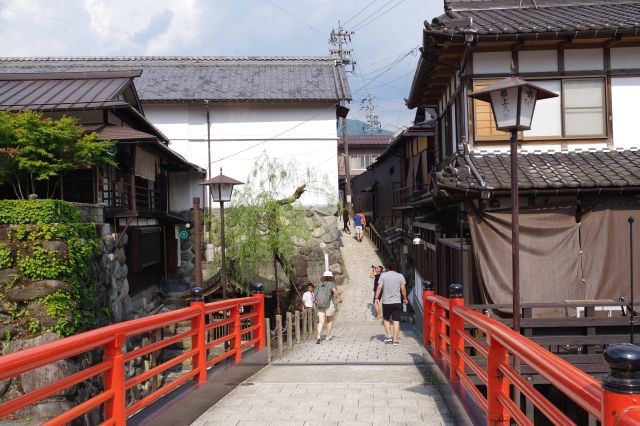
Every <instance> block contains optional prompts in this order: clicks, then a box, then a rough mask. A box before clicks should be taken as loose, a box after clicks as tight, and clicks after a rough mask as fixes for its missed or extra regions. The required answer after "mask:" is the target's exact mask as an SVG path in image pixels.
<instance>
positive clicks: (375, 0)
mask: <svg viewBox="0 0 640 426" xmlns="http://www.w3.org/2000/svg"><path fill="white" fill-rule="evenodd" d="M377 1H378V0H373V1H372V2H371V3H369V4H368V5H366V6H365V7H364V8H362V9H360V11H359V12H358V13H356V14H355V15H353V16H352V17H351V18H349V19H348V20H347V21H345V22H344V23H343V24H342V25H347V24H348V23H349V22H351V21H353V20H354V19H355V18H357V17H358V16H359V15H360V14H361V13H362V12H364V11H365V10H367V9H368V8H369V7H370V6H371V5H372V4H374V3H375V2H377Z"/></svg>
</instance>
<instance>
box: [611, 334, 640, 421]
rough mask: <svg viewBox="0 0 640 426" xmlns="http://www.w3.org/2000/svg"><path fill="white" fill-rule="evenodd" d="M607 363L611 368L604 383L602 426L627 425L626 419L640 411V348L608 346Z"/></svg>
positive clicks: (623, 344)
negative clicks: (627, 416)
mask: <svg viewBox="0 0 640 426" xmlns="http://www.w3.org/2000/svg"><path fill="white" fill-rule="evenodd" d="M604 361H605V363H606V364H607V365H608V366H609V375H607V376H605V377H604V378H603V379H602V388H603V397H602V425H603V426H613V425H618V424H627V423H625V422H624V420H623V418H624V417H625V416H626V415H627V414H630V413H631V412H633V411H635V412H637V410H638V409H640V346H636V345H632V344H630V343H621V344H618V345H611V346H608V347H607V349H605V351H604ZM633 415H634V417H633V419H635V420H636V421H637V417H636V415H635V413H633ZM628 424H632V423H631V422H630V423H628Z"/></svg>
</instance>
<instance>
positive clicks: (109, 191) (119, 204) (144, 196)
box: [102, 182, 163, 212]
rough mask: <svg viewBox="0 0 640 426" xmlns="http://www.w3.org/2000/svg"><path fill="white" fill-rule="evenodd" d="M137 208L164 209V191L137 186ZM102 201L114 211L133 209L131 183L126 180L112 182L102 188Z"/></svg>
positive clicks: (156, 210)
mask: <svg viewBox="0 0 640 426" xmlns="http://www.w3.org/2000/svg"><path fill="white" fill-rule="evenodd" d="M134 193H135V210H140V211H148V212H161V211H163V198H162V192H161V191H159V190H157V189H149V188H146V187H143V186H139V185H137V186H135V187H134ZM102 201H103V203H104V205H105V207H106V208H108V209H111V210H114V211H122V210H133V207H134V202H133V200H132V199H131V185H130V184H128V183H125V182H114V183H111V184H110V185H109V186H108V187H107V188H105V189H103V190H102Z"/></svg>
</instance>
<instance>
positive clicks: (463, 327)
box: [423, 284, 640, 426]
mask: <svg viewBox="0 0 640 426" xmlns="http://www.w3.org/2000/svg"><path fill="white" fill-rule="evenodd" d="M423 306H424V316H423V321H424V323H423V332H424V345H425V347H426V348H428V350H429V351H430V352H431V354H432V356H433V358H434V360H435V361H436V363H437V364H438V365H439V366H440V368H442V369H443V371H445V372H447V373H448V377H449V380H450V382H452V383H453V382H455V383H459V384H460V385H461V386H462V388H463V389H464V390H465V391H466V394H467V395H470V396H471V397H472V399H473V400H474V401H475V405H476V406H477V407H479V409H480V410H481V412H482V413H483V414H484V416H485V417H486V423H487V424H489V425H496V424H500V425H508V424H509V423H510V422H511V421H514V422H515V423H516V424H518V425H533V424H534V422H533V419H532V418H530V417H527V415H526V414H525V413H524V412H523V411H522V409H521V400H520V398H521V396H522V397H524V398H525V399H526V401H527V402H528V403H530V404H532V405H533V406H534V407H535V408H536V409H537V410H538V411H539V412H540V413H541V414H542V415H543V416H544V417H546V419H547V420H548V421H550V422H551V423H553V424H559V425H572V424H577V420H576V419H575V418H571V417H569V416H568V415H567V414H566V413H565V412H563V410H561V409H560V408H558V407H557V406H556V405H554V404H553V403H552V402H551V401H550V400H549V399H547V398H546V397H545V395H543V394H542V393H541V392H540V391H539V390H538V389H536V388H535V387H534V386H533V385H532V384H531V383H529V382H528V381H527V380H526V379H525V378H523V377H522V375H521V373H520V369H521V368H522V366H523V365H526V366H527V367H528V368H530V369H532V370H533V371H535V372H536V373H537V374H539V375H540V376H542V377H543V378H544V379H545V380H546V381H547V382H548V383H549V384H550V385H552V386H553V387H554V388H555V389H556V390H558V391H559V392H561V393H562V394H564V395H565V397H567V398H569V399H570V400H572V401H573V402H574V403H575V404H576V405H577V406H579V407H581V408H582V410H584V412H586V413H587V414H588V415H590V416H592V418H593V419H595V420H597V421H600V422H601V424H603V425H605V426H608V425H614V424H615V425H637V424H640V379H639V378H638V377H640V375H639V373H640V347H638V346H635V345H630V344H622V345H613V346H609V347H607V349H606V351H605V354H604V357H605V361H606V362H607V364H608V365H609V367H610V369H611V374H610V375H609V376H607V377H605V378H604V379H603V381H602V382H600V381H599V380H597V379H595V378H594V377H592V376H589V375H588V374H586V373H584V372H583V371H581V370H579V369H578V368H576V367H575V366H573V365H572V364H570V363H569V362H567V361H565V360H563V359H561V358H560V357H558V356H556V355H554V354H552V353H551V352H549V351H547V350H546V349H544V348H542V347H541V346H539V345H538V344H536V343H534V342H532V341H531V340H529V339H527V338H526V337H524V336H522V335H521V334H519V333H517V332H515V331H513V330H511V329H509V328H508V327H507V326H505V325H504V324H502V323H500V322H498V321H496V320H493V319H491V318H487V317H486V316H485V315H483V314H481V313H479V312H476V311H474V310H473V309H470V308H468V307H465V306H464V302H463V299H462V287H461V286H460V285H456V284H454V285H452V286H451V294H450V296H449V298H445V297H443V296H436V295H435V294H434V292H433V291H432V290H425V291H424V292H423ZM472 375H473V376H475V378H476V379H477V380H479V381H480V385H481V386H482V389H486V392H485V391H482V390H481V388H480V387H478V386H477V385H476V384H475V383H474V382H473V381H472V380H471V376H472Z"/></svg>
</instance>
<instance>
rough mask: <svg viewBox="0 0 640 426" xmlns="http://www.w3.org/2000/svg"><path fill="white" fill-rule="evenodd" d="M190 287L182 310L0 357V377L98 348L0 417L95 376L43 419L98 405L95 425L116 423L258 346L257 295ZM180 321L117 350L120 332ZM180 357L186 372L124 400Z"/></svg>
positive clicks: (123, 336)
mask: <svg viewBox="0 0 640 426" xmlns="http://www.w3.org/2000/svg"><path fill="white" fill-rule="evenodd" d="M194 290H195V291H194V298H193V300H192V302H191V305H190V306H189V307H187V308H183V309H178V310H175V311H172V312H167V313H163V314H159V315H152V316H148V317H144V318H139V319H136V320H132V321H126V322H122V323H118V324H113V325H110V326H107V327H102V328H99V329H96V330H92V331H88V332H86V333H81V334H77V335H74V336H71V337H67V338H64V339H60V340H56V341H54V342H50V343H47V344H44V345H41V346H38V347H34V348H30V349H26V350H23V351H19V352H15V353H12V354H9V355H5V356H0V380H4V379H8V378H11V377H14V376H18V375H20V374H22V373H24V372H27V371H30V370H34V369H37V368H39V367H42V366H45V365H48V364H52V363H55V362H58V361H61V360H65V359H67V358H70V357H74V356H77V355H82V354H84V353H87V352H89V351H92V350H95V349H102V350H103V353H104V355H103V357H102V360H101V362H99V363H97V364H95V365H92V366H91V367H88V368H85V369H84V370H82V371H80V372H77V373H75V374H72V375H70V376H68V377H65V378H64V379H62V380H58V381H56V382H54V383H51V384H49V385H46V386H44V387H42V388H40V389H36V390H34V391H31V392H29V393H26V394H24V395H21V396H19V397H17V398H14V399H11V400H9V401H5V402H3V403H1V404H0V419H2V418H3V417H5V416H8V415H10V414H12V413H15V412H16V411H17V410H19V409H21V408H23V407H26V406H28V405H31V404H34V403H36V402H38V401H41V400H43V399H45V398H47V397H49V396H51V395H54V394H56V393H58V392H60V391H63V390H64V389H67V388H69V387H71V386H74V385H76V384H78V383H81V382H83V381H85V380H89V379H91V378H95V377H99V376H102V378H103V383H104V386H103V389H102V392H100V393H99V394H97V395H95V396H93V397H92V398H90V399H88V400H87V401H84V402H83V403H81V404H80V405H77V406H76V407H74V408H72V409H71V410H69V411H67V412H65V413H63V414H61V415H59V416H58V417H56V418H54V419H52V420H50V421H48V422H47V423H45V424H47V425H63V424H66V423H68V422H70V421H71V420H73V419H75V418H77V417H79V416H81V415H83V414H85V413H87V412H89V411H92V410H94V409H97V408H99V407H100V406H102V407H103V413H104V422H103V423H102V425H119V426H120V425H122V426H124V425H125V424H126V419H127V417H130V416H132V415H133V414H135V413H136V412H138V411H140V410H141V409H143V408H144V407H147V406H149V405H150V404H151V403H153V402H154V401H155V400H157V399H158V398H160V397H161V396H163V395H165V394H167V393H169V392H170V391H172V390H173V389H175V388H177V387H179V386H180V385H182V384H184V383H185V382H187V381H189V380H190V379H193V380H196V381H197V382H199V383H204V382H206V381H207V368H209V367H211V366H213V365H215V364H217V363H219V362H221V361H223V360H225V359H227V358H231V359H233V361H234V362H239V361H240V360H241V359H242V354H243V351H244V350H245V349H247V348H249V347H254V348H255V349H262V348H264V346H265V328H264V327H265V325H264V294H260V293H259V294H254V295H253V296H252V297H246V298H239V299H228V300H224V301H219V302H213V303H204V301H203V299H202V296H201V290H202V289H194ZM180 322H190V327H189V329H188V330H187V331H183V332H180V333H178V334H176V335H173V336H171V337H166V338H163V339H162V340H159V341H156V342H154V343H150V344H148V345H146V346H143V347H141V348H137V349H135V350H133V351H131V352H124V351H123V345H124V344H125V342H126V340H127V339H128V338H130V337H134V336H140V335H143V334H145V333H149V332H152V331H155V330H161V329H163V328H165V327H167V326H172V325H175V324H177V323H180ZM186 339H190V340H191V349H190V350H185V351H184V352H183V353H182V354H179V355H177V356H175V357H174V358H172V359H170V360H166V361H164V362H162V363H161V364H159V365H157V366H155V367H153V368H151V369H149V370H148V371H144V372H142V373H140V374H138V375H135V376H133V377H126V375H125V370H126V369H125V366H126V364H127V363H129V362H132V361H134V360H135V359H137V358H140V357H142V356H145V355H149V354H151V353H155V352H156V351H158V350H161V349H163V348H167V347H169V346H171V345H174V344H176V343H178V342H181V341H183V340H186ZM214 348H216V350H217V351H222V352H221V353H219V354H217V355H216V354H214V353H213V352H214V350H213V349H214ZM187 359H191V369H190V370H188V371H186V372H185V373H184V374H182V375H181V376H180V377H178V378H177V379H175V380H173V381H171V382H167V383H161V384H160V385H159V387H158V388H157V389H155V390H153V392H151V393H149V394H148V395H146V396H144V397H142V398H141V399H139V400H137V401H131V402H129V403H127V399H126V395H127V390H129V389H131V388H132V387H134V386H136V385H139V384H141V383H144V382H146V381H149V380H151V379H153V378H154V377H155V376H157V375H159V374H161V373H163V372H165V371H167V370H169V369H171V368H172V367H174V366H176V365H178V364H180V363H182V362H183V361H185V360H187Z"/></svg>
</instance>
